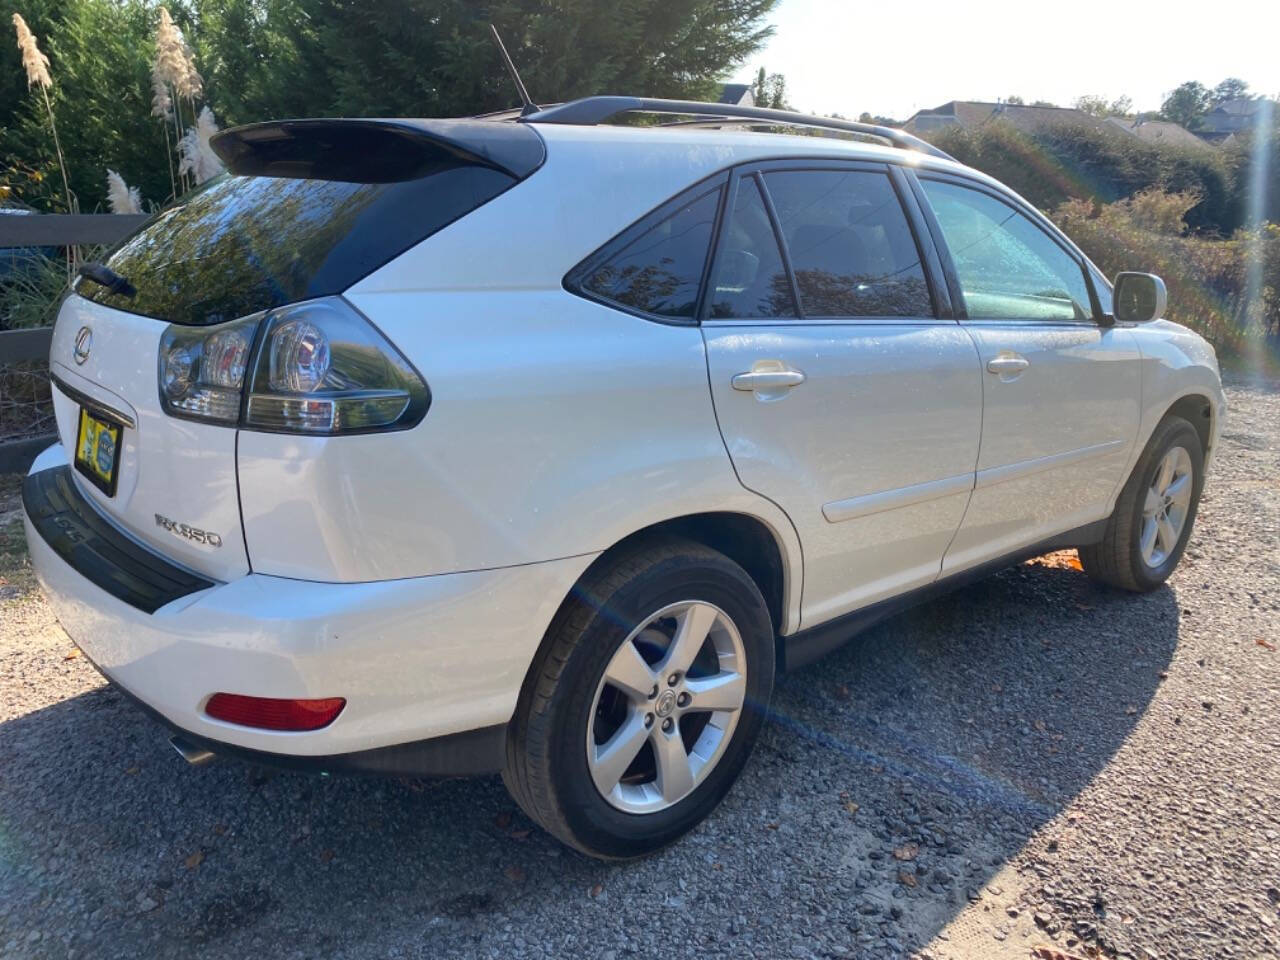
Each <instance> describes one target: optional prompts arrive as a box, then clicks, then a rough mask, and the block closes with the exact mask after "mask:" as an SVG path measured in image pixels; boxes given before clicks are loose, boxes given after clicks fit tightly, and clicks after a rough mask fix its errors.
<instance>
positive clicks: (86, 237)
mask: <svg viewBox="0 0 1280 960" xmlns="http://www.w3.org/2000/svg"><path fill="white" fill-rule="evenodd" d="M146 219H147V218H146V216H144V215H137V216H135V215H121V214H98V213H84V214H16V213H0V256H2V255H4V251H6V250H7V249H12V248H15V247H17V248H26V247H72V246H98V245H100V244H107V243H115V242H116V241H117V240H120V239H122V238H123V237H125V236H127V235H128V234H129V233H132V232H133V231H134V230H136V229H137V228H138V227H139V226H141V224H142V223H143V222H144V221H145V220H146ZM52 335H53V330H52V328H50V327H39V328H37V329H34V330H0V368H3V367H4V366H6V365H7V364H11V363H23V362H30V361H38V360H47V359H48V357H49V342H50V338H51V337H52ZM53 439H54V435H53V434H44V435H42V436H34V437H20V438H18V439H12V440H0V473H12V472H16V471H21V470H25V469H26V468H27V467H28V466H29V465H30V464H31V460H32V459H33V458H34V457H35V455H36V454H37V453H39V452H40V451H41V450H43V449H44V448H45V447H47V446H48V445H49V444H50V443H51V442H53Z"/></svg>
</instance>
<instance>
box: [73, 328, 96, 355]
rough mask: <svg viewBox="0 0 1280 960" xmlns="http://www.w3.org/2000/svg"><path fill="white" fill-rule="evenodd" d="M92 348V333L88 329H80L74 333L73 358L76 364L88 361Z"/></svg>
mask: <svg viewBox="0 0 1280 960" xmlns="http://www.w3.org/2000/svg"><path fill="white" fill-rule="evenodd" d="M92 348H93V331H92V330H90V329H89V328H88V327H81V328H80V329H79V331H77V333H76V348H75V358H76V363H84V362H85V361H86V360H88V359H89V351H90V350H91V349H92Z"/></svg>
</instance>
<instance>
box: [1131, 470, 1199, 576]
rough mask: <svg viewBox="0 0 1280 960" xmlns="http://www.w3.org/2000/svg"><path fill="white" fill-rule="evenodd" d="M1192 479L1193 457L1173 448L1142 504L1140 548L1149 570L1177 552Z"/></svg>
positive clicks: (1143, 560) (1153, 479) (1187, 509)
mask: <svg viewBox="0 0 1280 960" xmlns="http://www.w3.org/2000/svg"><path fill="white" fill-rule="evenodd" d="M1193 479H1194V477H1193V467H1192V465H1191V454H1189V453H1187V451H1186V450H1185V449H1184V448H1182V447H1170V448H1169V450H1168V451H1167V452H1166V453H1165V455H1164V457H1163V458H1162V459H1161V460H1160V465H1159V466H1158V467H1157V468H1156V472H1155V476H1154V477H1153V478H1152V480H1151V485H1150V486H1149V487H1148V488H1147V494H1146V498H1145V499H1144V501H1143V504H1142V532H1141V534H1140V536H1139V540H1138V549H1139V551H1140V552H1141V553H1142V562H1143V563H1145V564H1146V565H1147V566H1148V567H1159V566H1160V565H1161V564H1163V563H1164V562H1165V561H1167V560H1168V559H1169V557H1170V556H1171V555H1172V554H1173V551H1174V550H1175V549H1177V546H1178V538H1179V537H1181V536H1182V528H1183V527H1184V526H1186V523H1187V513H1188V511H1189V510H1190V508H1191V492H1192V490H1191V488H1192V482H1193Z"/></svg>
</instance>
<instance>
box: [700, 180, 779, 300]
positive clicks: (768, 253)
mask: <svg viewBox="0 0 1280 960" xmlns="http://www.w3.org/2000/svg"><path fill="white" fill-rule="evenodd" d="M710 315H711V317H712V318H713V319H720V320H723V319H737V320H742V319H752V318H772V317H783V318H786V317H790V318H795V317H797V316H799V314H798V312H797V310H796V301H795V297H794V296H793V294H792V291H791V278H790V277H789V276H788V275H787V271H786V267H784V266H783V263H782V253H781V251H780V250H779V249H778V237H777V234H775V233H774V230H773V223H772V221H771V220H770V219H769V212H768V210H767V209H766V208H765V205H764V198H763V197H762V196H761V194H760V185H759V183H758V181H757V180H756V178H755V177H754V176H747V177H743V178H742V179H741V180H740V181H739V182H738V191H737V195H736V196H735V198H734V202H733V210H732V211H730V214H729V217H728V219H727V220H726V222H725V226H724V239H723V240H722V241H721V246H720V255H719V256H718V257H717V258H716V273H715V283H714V286H713V288H712V294H711V314H710Z"/></svg>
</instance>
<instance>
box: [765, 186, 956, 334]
mask: <svg viewBox="0 0 1280 960" xmlns="http://www.w3.org/2000/svg"><path fill="white" fill-rule="evenodd" d="M764 180H765V185H766V187H767V188H768V190H769V196H770V198H771V199H772V200H773V205H774V209H775V210H776V212H777V215H778V225H779V226H780V227H781V229H782V235H783V237H784V239H785V240H786V244H787V252H788V254H789V255H790V257H791V269H792V270H794V271H795V275H796V285H797V286H798V287H799V288H800V306H801V308H802V309H803V311H804V315H805V316H806V317H931V316H933V304H932V301H931V300H930V298H929V286H928V284H927V282H926V281H925V276H924V268H923V267H921V265H920V254H919V251H918V250H917V248H916V243H915V238H914V237H913V236H912V234H911V228H910V227H909V226H908V224H907V218H906V214H905V213H903V210H902V204H901V203H900V202H899V200H898V195H897V192H896V191H895V190H894V189H893V184H892V182H890V180H889V176H888V174H885V173H877V172H874V171H863V170H850V171H842V170H794V171H791V170H789V171H779V172H775V173H766V174H765V177H764Z"/></svg>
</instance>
